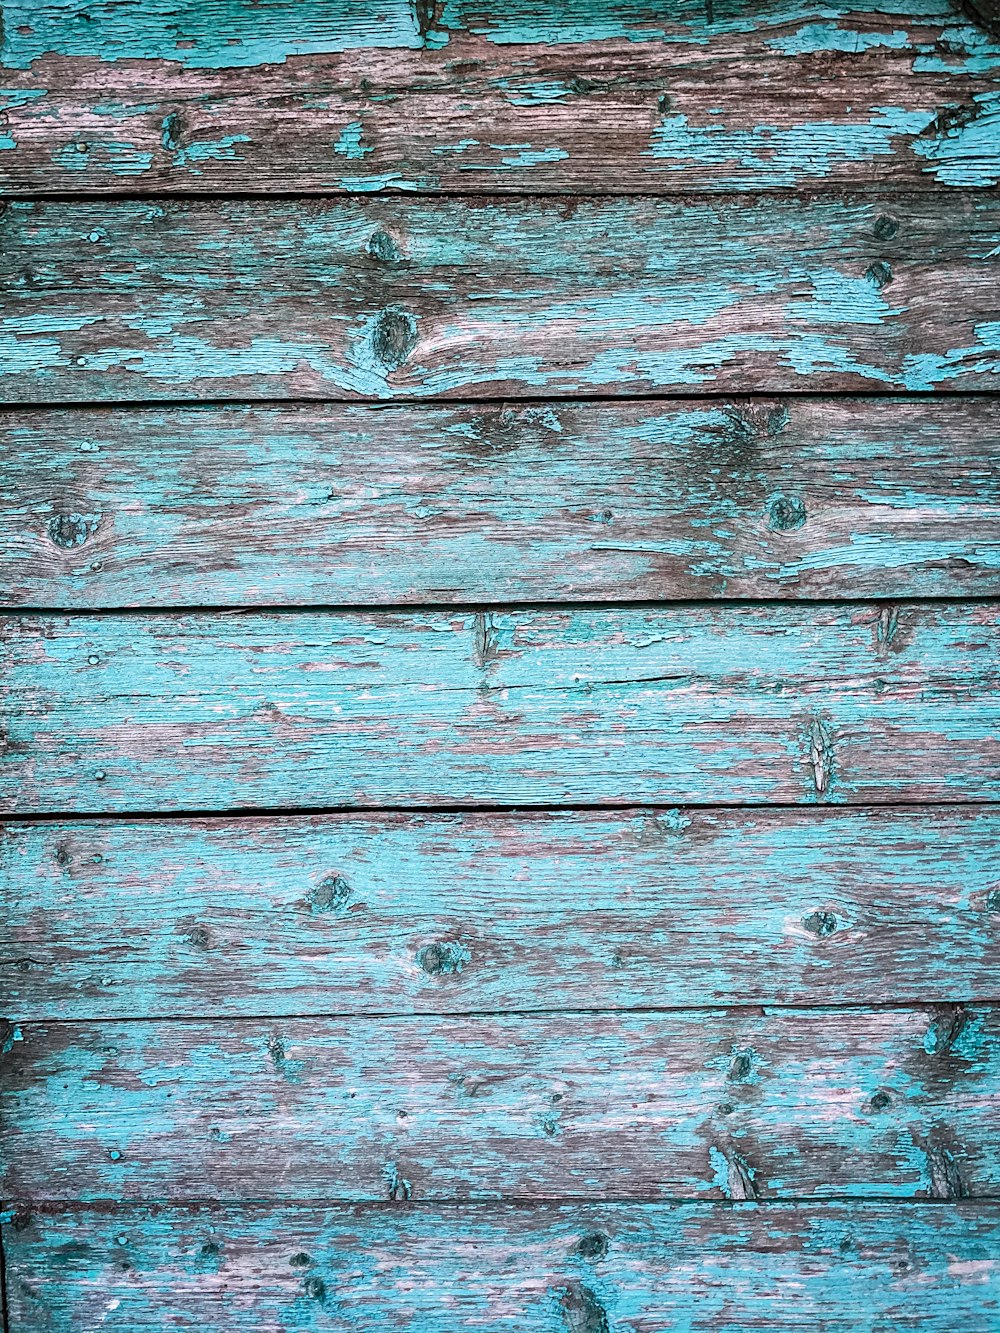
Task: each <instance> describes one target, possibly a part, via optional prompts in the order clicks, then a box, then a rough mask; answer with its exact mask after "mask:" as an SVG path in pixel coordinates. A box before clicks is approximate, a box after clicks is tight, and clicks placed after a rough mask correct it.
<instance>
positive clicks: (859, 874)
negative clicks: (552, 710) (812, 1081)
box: [0, 807, 1000, 1019]
mask: <svg viewBox="0 0 1000 1333" xmlns="http://www.w3.org/2000/svg"><path fill="white" fill-rule="evenodd" d="M998 846H1000V812H998V811H997V810H996V809H990V808H973V809H968V808H967V809H965V810H962V809H959V808H956V807H944V808H941V807H938V808H929V809H928V808H923V809H920V810H919V811H904V810H883V811H874V810H869V811H864V810H858V811H850V812H839V811H838V812H834V811H823V812H820V811H816V812H805V811H792V810H780V811H760V812H751V811H699V810H691V811H679V810H660V811H648V812H626V813H623V814H621V815H613V814H601V813H592V812H591V813H570V812H564V813H561V814H530V813H524V814H520V815H515V816H510V815H489V814H486V815H475V814H464V815H446V816H440V815H439V816H410V815H377V816H376V815H372V816H368V817H365V818H360V819H359V818H355V817H349V816H343V815H332V816H321V817H313V818H308V819H307V818H301V817H300V818H290V819H288V818H286V819H275V818H270V819H251V820H246V819H236V820H211V821H206V820H195V821H192V820H183V821H177V822H173V821H170V822H167V821H156V822H148V821H137V822H127V823H121V822H93V821H88V822H80V821H78V822H73V823H45V824H17V825H6V826H4V827H3V829H2V832H0V870H2V874H3V878H4V881H5V885H6V890H5V892H6V935H5V940H4V944H3V949H2V956H0V966H2V967H3V969H4V970H3V974H2V975H3V978H4V988H5V992H6V996H7V1000H6V1010H7V1011H8V1012H10V1013H12V1014H16V1015H17V1016H18V1018H20V1019H35V1018H39V1019H43V1018H126V1017H132V1018H141V1017H147V1018H148V1017H154V1016H156V1015H158V1014H170V1015H172V1016H174V1017H177V1016H181V1015H187V1016H189V1017H210V1016H221V1015H243V1016H245V1017H253V1016H255V1015H258V1014H268V1015H271V1016H275V1017H276V1016H279V1015H294V1014H329V1013H354V1014H364V1013H369V1014H371V1013H378V1012H387V1013H410V1012H423V1013H431V1012H439V1013H449V1012H451V1013H459V1012H463V1011H469V1010H480V1011H507V1012H511V1011H524V1010H540V1009H549V1010H552V1009H584V1008H591V1009H618V1008H636V1007H656V1006H665V1005H666V1006H679V1005H698V1004H732V1003H750V1004H753V1003H792V1004H844V1003H856V1002H857V1003H863V1002H876V1003H877V1002H883V1001H899V1000H902V999H905V1000H910V1001H914V1000H917V1001H949V1000H974V999H980V1000H984V999H990V1000H1000V873H998V869H997V865H996V849H997V847H998ZM756 959H766V960H767V966H766V967H764V968H762V967H759V966H757V965H756V963H755V962H754V960H756Z"/></svg>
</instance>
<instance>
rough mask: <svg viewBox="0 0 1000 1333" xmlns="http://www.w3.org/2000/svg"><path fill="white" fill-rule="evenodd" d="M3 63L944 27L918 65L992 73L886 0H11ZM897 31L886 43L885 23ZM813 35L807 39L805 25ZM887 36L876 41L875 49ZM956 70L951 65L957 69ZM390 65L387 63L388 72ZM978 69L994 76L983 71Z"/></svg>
mask: <svg viewBox="0 0 1000 1333" xmlns="http://www.w3.org/2000/svg"><path fill="white" fill-rule="evenodd" d="M6 12H7V21H6V24H5V28H6V32H5V43H4V51H3V57H4V66H5V68H7V69H8V70H18V69H28V68H34V67H35V66H36V62H39V61H42V60H44V59H45V58H46V57H50V56H56V57H59V56H61V57H76V58H92V59H97V60H101V61H104V62H114V63H123V62H129V61H148V60H155V59H160V60H166V61H169V62H171V64H175V65H177V66H178V68H180V67H183V68H191V69H197V68H205V69H226V68H230V69H240V68H248V67H256V66H261V65H265V66H266V65H270V64H279V65H283V64H286V63H289V62H291V61H292V60H294V58H295V57H298V56H301V55H303V54H308V53H316V52H326V53H330V52H349V53H351V54H352V57H353V59H354V60H355V61H360V60H362V59H364V56H363V55H362V53H363V52H367V51H382V52H384V53H386V58H387V60H399V59H401V58H404V57H405V55H406V53H407V52H408V51H420V52H422V53H423V54H424V55H427V56H431V55H433V54H434V52H435V51H437V50H441V49H442V48H449V49H448V50H447V52H446V54H448V55H450V56H451V57H452V58H453V63H455V64H459V63H460V58H461V57H465V56H467V55H468V53H469V51H470V50H471V49H473V47H474V46H475V45H476V43H477V42H478V39H480V38H486V39H487V42H488V45H487V46H486V48H485V49H486V50H487V51H488V52H489V53H490V54H491V55H492V56H493V58H494V59H501V58H502V57H503V55H504V54H505V51H506V50H507V48H509V47H511V46H516V47H527V48H528V49H527V50H526V51H524V52H523V54H524V55H526V56H527V55H530V54H531V48H532V47H535V46H542V47H544V46H552V45H557V46H558V45H569V46H570V47H575V46H584V45H598V46H608V45H610V46H612V47H617V46H619V45H621V44H622V43H623V42H625V41H628V42H631V43H633V44H634V45H637V46H640V48H641V45H642V44H643V43H657V44H666V45H669V46H675V45H681V46H686V47H687V48H688V49H689V50H690V51H691V52H692V54H696V55H697V54H704V51H705V47H706V46H709V45H710V44H711V46H712V47H713V48H716V47H724V48H725V49H729V50H740V51H744V52H753V53H755V54H756V53H758V52H761V51H767V50H770V49H772V46H773V43H774V42H775V41H776V40H777V39H778V38H785V39H787V40H788V41H789V43H790V41H791V39H792V38H793V37H797V38H798V43H797V45H799V46H801V47H809V46H812V47H815V48H816V49H817V50H819V49H822V50H825V51H828V52H831V53H833V54H837V53H840V52H841V51H842V50H845V49H846V50H853V49H856V48H865V47H878V46H880V45H885V46H887V47H890V48H895V49H906V48H907V45H908V44H912V45H913V46H914V48H915V49H916V48H917V45H918V44H926V43H930V42H932V41H933V40H935V39H938V38H940V35H941V32H942V30H943V29H945V28H947V29H949V30H950V38H951V44H950V46H949V47H948V48H947V49H945V50H942V49H941V48H940V47H937V48H934V47H932V46H930V45H928V46H926V49H924V46H923V45H920V46H919V50H920V51H921V53H922V54H924V55H926V56H930V55H932V54H933V55H937V56H938V57H939V58H940V59H941V62H942V63H944V58H945V57H946V56H952V57H960V56H961V54H962V51H963V49H964V48H965V46H966V45H968V46H969V47H971V48H972V49H973V50H974V51H975V53H976V54H977V55H978V56H979V57H980V61H981V63H986V62H987V60H988V57H989V56H990V55H991V54H993V50H992V47H991V46H990V44H989V42H988V40H987V33H986V32H985V31H982V30H980V31H979V32H978V33H977V32H976V31H975V27H974V23H973V22H972V21H971V20H970V19H963V20H962V21H961V22H960V21H959V19H958V16H957V14H956V11H955V9H954V8H953V7H952V6H951V5H950V4H949V3H948V2H947V0H882V3H880V4H879V5H877V6H872V5H871V4H860V3H851V0H832V3H827V4H823V3H817V0H792V3H787V2H786V3H782V0H758V3H755V4H754V5H753V8H752V11H751V10H749V9H748V7H747V6H746V5H745V4H743V3H740V2H739V0H718V2H717V3H716V4H714V5H713V7H712V10H711V12H709V11H708V10H707V9H706V8H705V6H704V4H703V3H702V0H677V2H676V3H674V4H672V5H671V6H670V7H669V10H666V11H665V9H664V6H662V5H660V4H656V3H654V2H653V0H600V2H599V3H597V0H582V2H581V0H542V2H541V3H537V2H533V3H531V4H525V3H523V0H521V2H520V3H516V4H510V3H497V0H452V3H450V4H448V5H447V7H444V6H441V5H437V4H427V5H424V4H421V5H417V6H414V5H413V4H410V3H408V0H383V2H382V3H381V4H380V5H379V6H378V12H377V13H374V12H373V10H372V6H371V5H369V4H366V3H364V0H304V2H303V0H273V3H271V4H269V5H267V7H266V8H262V9H261V11H260V13H259V14H253V15H250V14H248V13H247V11H246V9H245V8H244V7H243V6H242V5H240V4H238V3H236V0H209V3H207V4H206V3H202V2H200V0H158V2H157V3H156V4H155V5H147V4H143V3H142V0H115V2H114V3H107V0H103V2H102V0H99V2H98V3H97V4H96V5H95V4H89V3H86V0H41V2H40V3H38V2H37V0H9V3H8V5H7V7H6ZM890 22H891V23H893V24H894V26H895V28H896V29H900V30H901V31H897V32H896V34H895V36H894V37H889V36H887V35H886V34H887V31H888V28H889V24H890ZM803 24H809V25H811V26H810V27H809V28H808V30H807V31H806V32H804V33H802V32H800V31H798V29H799V28H800V26H801V25H803ZM880 39H881V40H880ZM956 63H959V62H958V61H956ZM390 67H391V66H390ZM986 68H991V66H990V65H989V64H988V63H986Z"/></svg>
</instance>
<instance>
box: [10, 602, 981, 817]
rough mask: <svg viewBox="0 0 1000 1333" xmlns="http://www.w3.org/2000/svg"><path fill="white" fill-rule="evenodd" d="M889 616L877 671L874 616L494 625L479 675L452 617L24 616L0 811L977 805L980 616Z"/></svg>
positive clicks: (512, 617) (619, 618) (529, 618)
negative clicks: (899, 625) (891, 623)
mask: <svg viewBox="0 0 1000 1333" xmlns="http://www.w3.org/2000/svg"><path fill="white" fill-rule="evenodd" d="M908 614H909V616H910V618H911V624H912V626H913V633H914V644H915V646H914V649H913V650H911V652H909V653H906V654H896V655H895V657H894V658H893V659H892V660H891V661H886V660H885V659H884V656H883V655H882V654H881V652H880V650H879V644H878V635H877V625H878V618H879V617H878V612H877V610H876V609H874V608H868V609H861V608H857V609H852V608H840V609H836V608H827V609H825V610H823V611H821V612H820V611H817V610H815V609H813V608H805V607H794V606H789V607H782V608H776V607H770V608H761V609H751V608H730V609H727V610H725V611H721V610H720V611H719V612H718V613H713V614H711V615H709V614H708V613H707V612H705V611H703V610H699V609H698V608H691V609H690V610H683V609H677V610H662V611H650V612H641V611H633V610H619V611H613V612H612V611H587V610H583V609H580V610H577V611H573V612H559V613H555V612H552V613H542V612H536V613H530V614H529V613H523V614H505V615H502V616H501V615H494V616H493V618H492V629H491V637H490V641H491V643H492V644H493V650H492V654H491V661H490V663H489V669H488V671H486V673H485V674H484V671H483V668H482V667H481V666H480V664H479V663H478V662H477V660H476V653H477V650H476V648H475V644H476V641H477V638H476V636H477V634H478V633H479V632H480V630H479V627H478V623H477V621H476V618H475V617H474V616H471V615H469V614H468V613H464V612H455V613H453V614H450V615H449V614H445V613H436V614H433V615H431V614H426V615H424V614H413V615H409V616H399V615H384V616H380V615H377V614H374V613H373V614H372V615H371V616H367V617H364V616H353V617H352V616H350V615H346V614H345V615H340V616H321V615H313V614H307V613H302V614H301V615H300V616H297V617H296V618H294V619H292V618H288V617H281V616H256V617H253V616H243V617H241V618H240V619H239V621H238V622H235V621H231V620H228V619H227V618H225V617H217V618H214V619H205V618H204V617H200V616H196V615H192V616H184V617H177V618H173V617H166V618H163V617H160V618H157V617H150V618H148V619H143V620H142V621H141V622H137V623H134V622H132V621H130V620H128V619H125V620H124V621H118V620H94V621H91V620H89V619H88V618H86V617H81V618H79V619H71V620H65V619H62V618H56V619H54V620H49V619H46V620H45V621H44V622H43V623H42V624H41V625H39V626H38V627H37V628H35V627H34V624H33V622H28V623H27V624H26V625H25V627H24V630H23V633H21V634H17V635H15V636H14V637H13V638H12V641H11V647H10V649H9V654H8V655H9V667H8V671H7V682H8V690H9V697H10V699H11V710H12V712H13V714H14V716H13V718H12V721H11V724H10V731H11V737H12V740H13V742H14V744H13V745H12V746H11V747H10V748H9V749H7V750H6V751H4V753H3V755H2V757H0V766H2V768H0V772H2V773H3V776H4V785H5V793H4V802H5V808H7V809H8V810H11V811H25V810H65V809H79V810H82V811H86V810H95V811H97V810H106V811H124V810H135V809H138V810H144V809H149V808H151V806H152V805H153V804H155V805H156V806H157V808H161V809H170V808H174V809H178V808H180V809H219V810H222V809H227V808H233V807H247V806H258V807H262V806H267V805H274V804H279V805H289V804H291V805H301V806H303V807H305V806H317V805H319V806H327V805H330V804H349V805H358V806H373V805H379V804H407V803H416V804H428V805H433V804H435V803H438V802H447V803H454V802H464V801H470V800H473V799H474V800H475V801H477V802H489V803H499V804H517V805H520V804H532V803H545V804H550V803H553V802H557V801H586V800H602V801H613V802H622V803H627V802H628V801H629V800H642V801H667V802H670V801H697V802H714V801H747V802H768V801H774V800H778V801H800V802H815V801H818V800H821V801H831V800H832V801H837V802H844V801H846V802H850V803H856V802H864V801H868V800H873V799H884V798H886V797H887V796H889V795H891V796H893V797H894V798H896V799H900V798H908V799H924V800H927V799H948V798H950V799H955V800H970V799H972V800H975V799H980V800H981V799H993V798H994V796H995V794H996V793H997V792H998V790H1000V788H998V783H1000V764H998V762H997V760H998V758H1000V751H998V748H997V747H998V742H997V740H996V737H995V726H994V723H995V710H996V693H997V680H998V679H1000V671H998V662H997V653H998V649H1000V640H998V638H997V636H996V635H995V634H994V633H993V622H994V620H995V614H994V613H993V612H992V611H991V610H987V609H984V608H982V607H973V608H971V609H970V610H962V609H960V608H958V609H956V608H941V609H931V608H926V609H922V610H917V609H913V610H911V611H910V612H909V613H908ZM970 634H971V636H972V637H971V639H970V638H969V635H970ZM91 655H93V656H96V657H97V658H98V663H99V665H98V666H97V667H96V668H90V667H88V666H86V663H87V660H88V658H89V657H90V656H91ZM816 680H827V681H836V682H838V684H837V687H836V689H833V688H830V689H829V690H827V691H826V692H825V693H824V694H823V695H822V697H821V698H817V697H816V696H815V694H814V692H813V685H814V682H815V681H816ZM137 681H141V682H142V689H141V692H140V693H137V686H136V682H137ZM928 682H933V685H930V684H928ZM917 684H919V692H918V691H917V688H916V686H917ZM29 701H30V703H31V707H30V709H25V708H24V704H26V703H27V702H29ZM817 710H819V711H820V712H821V714H822V716H821V718H818V714H817ZM55 715H58V718H59V728H58V732H53V728H52V721H51V719H52V717H53V716H55ZM817 727H820V728H821V729H822V732H823V735H824V736H829V737H830V738H831V739H830V745H831V746H832V749H833V752H834V754H835V756H836V763H835V768H834V776H833V780H832V781H825V782H823V783H820V782H819V781H818V780H817V779H816V775H815V774H814V771H813V770H814V766H815V761H814V758H813V757H811V755H810V744H811V742H810V736H811V735H812V734H813V733H815V731H816V728H817ZM484 736H501V737H502V738H503V743H502V744H499V743H497V741H496V740H494V741H493V742H492V743H490V744H487V745H484V744H483V737H484ZM694 737H697V738H698V739H697V744H695V743H694V740H693V738H694ZM262 751H266V752H267V754H268V763H267V764H266V765H262V764H256V763H255V764H253V765H252V766H251V767H250V768H248V767H247V763H246V756H247V755H248V754H255V753H261V752H262Z"/></svg>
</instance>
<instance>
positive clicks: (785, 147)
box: [646, 106, 934, 189]
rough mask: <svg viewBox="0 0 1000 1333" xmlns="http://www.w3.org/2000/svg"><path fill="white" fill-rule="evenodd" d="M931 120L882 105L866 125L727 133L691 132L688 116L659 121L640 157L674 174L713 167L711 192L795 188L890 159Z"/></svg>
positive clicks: (723, 129)
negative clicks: (851, 165) (848, 167)
mask: <svg viewBox="0 0 1000 1333" xmlns="http://www.w3.org/2000/svg"><path fill="white" fill-rule="evenodd" d="M933 119H934V113H933V112H929V111H918V112H911V111H906V110H904V109H903V108H901V107H888V106H887V107H876V108H873V109H872V114H871V115H870V117H869V119H868V121H866V122H861V123H858V122H851V121H830V122H828V123H819V122H816V123H809V122H800V123H798V124H796V125H792V126H787V127H780V126H777V125H758V126H755V127H753V128H751V129H746V128H743V127H740V128H736V129H734V128H730V126H729V125H727V124H725V123H710V124H707V125H700V126H692V125H691V124H690V122H689V120H688V117H687V116H685V115H681V114H672V115H666V116H664V117H662V119H661V121H660V123H659V124H658V125H657V126H656V128H655V129H654V131H653V135H652V138H651V139H650V145H649V148H648V149H647V150H646V153H647V155H648V156H650V157H652V158H654V159H656V160H657V161H658V162H663V163H665V164H667V166H668V169H671V170H674V171H682V170H686V169H687V168H688V167H689V166H690V165H691V164H693V163H698V164H699V165H700V166H702V167H704V168H705V169H708V168H718V169H719V170H718V171H716V172H713V178H714V180H715V185H716V187H721V186H728V187H729V188H731V189H740V188H743V189H746V188H752V187H754V186H757V187H759V188H761V189H768V188H771V187H773V186H794V185H797V184H800V183H801V182H803V181H807V180H810V179H822V178H823V177H825V176H829V175H831V174H832V173H833V171H834V170H835V169H836V168H837V167H838V166H840V165H842V164H844V163H848V162H858V161H867V160H869V159H871V158H877V157H889V156H891V155H892V154H893V153H895V152H898V151H899V150H900V149H901V148H902V147H903V146H904V144H905V143H908V142H909V141H911V140H912V139H913V136H915V135H918V134H919V133H920V132H921V131H922V130H924V129H925V128H926V127H927V126H928V125H929V124H930V123H931V121H932V120H933ZM727 168H728V171H727V170H726V169H727Z"/></svg>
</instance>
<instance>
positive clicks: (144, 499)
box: [0, 398, 1000, 608]
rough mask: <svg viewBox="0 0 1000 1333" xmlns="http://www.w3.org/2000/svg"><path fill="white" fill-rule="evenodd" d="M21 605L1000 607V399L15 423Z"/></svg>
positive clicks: (83, 415) (151, 416)
mask: <svg viewBox="0 0 1000 1333" xmlns="http://www.w3.org/2000/svg"><path fill="white" fill-rule="evenodd" d="M0 434H2V436H3V439H4V442H5V444H4V447H5V449H6V451H7V454H6V465H5V475H6V481H7V486H6V488H5V489H4V490H2V491H0V525H2V527H3V531H4V534H5V553H4V556H3V575H4V582H3V589H2V596H3V599H4V600H5V601H6V602H7V603H8V604H10V605H23V604H27V605H29V606H30V605H35V606H38V605H45V606H65V607H71V608H82V607H84V606H90V607H102V606H136V607H141V606H150V605H160V606H168V607H169V606H174V605H177V604H185V603H186V604H190V605H216V606H227V605H228V606H239V605H264V606H267V605H295V604H303V603H305V604H336V603H346V604H357V603H359V602H368V603H373V604H378V603H382V604H402V603H408V602H442V601H445V602H450V601H456V602H461V601H463V600H464V601H486V602H501V601H504V600H514V601H527V600H530V599H532V598H539V599H542V600H546V601H550V600H556V599H586V598H601V599H603V598H607V599H609V600H610V599H617V600H621V599H634V598H644V597H645V598H656V597H665V598H676V597H717V596H740V597H747V596H749V597H756V596H781V597H788V598H800V597H802V598H807V597H816V596H865V595H867V596H876V597H890V596H895V597H899V596H907V595H909V596H913V595H937V596H941V595H944V596H954V595H956V594H963V593H965V594H968V593H979V594H982V593H987V594H989V593H995V592H997V591H1000V541H998V540H997V533H998V532H1000V444H998V440H1000V410H998V407H997V403H996V401H995V400H994V399H989V398H972V399H965V400H959V399H940V400H937V401H934V400H931V401H928V400H907V399H903V398H893V399H855V400H829V401H818V400H812V399H784V400H781V399H773V400H769V401H766V400H765V401H762V400H760V399H751V400H733V401H726V402H720V403H710V404H699V403H692V402H673V403H635V402H633V403H616V404H610V403H607V404H579V403H576V404H572V403H565V402H554V403H548V404H546V405H544V406H533V407H517V406H514V405H508V406H506V407H500V406H492V405H487V406H483V407H468V406H455V407H400V408H398V409H392V410H388V411H384V410H378V411H372V410H370V409H368V408H363V407H354V406H349V405H326V406H323V407H312V406H300V407H284V408H264V407H257V408H253V407H249V408H248V407H224V408H219V407H212V408H207V407H206V408H194V409H192V408H182V407H175V408H165V409H145V410H135V411H123V410H121V409H101V410H97V411H95V410H86V411H53V410H49V411H39V412H34V411H32V412H14V413H8V414H6V415H5V416H4V417H3V418H2V420H0Z"/></svg>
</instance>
